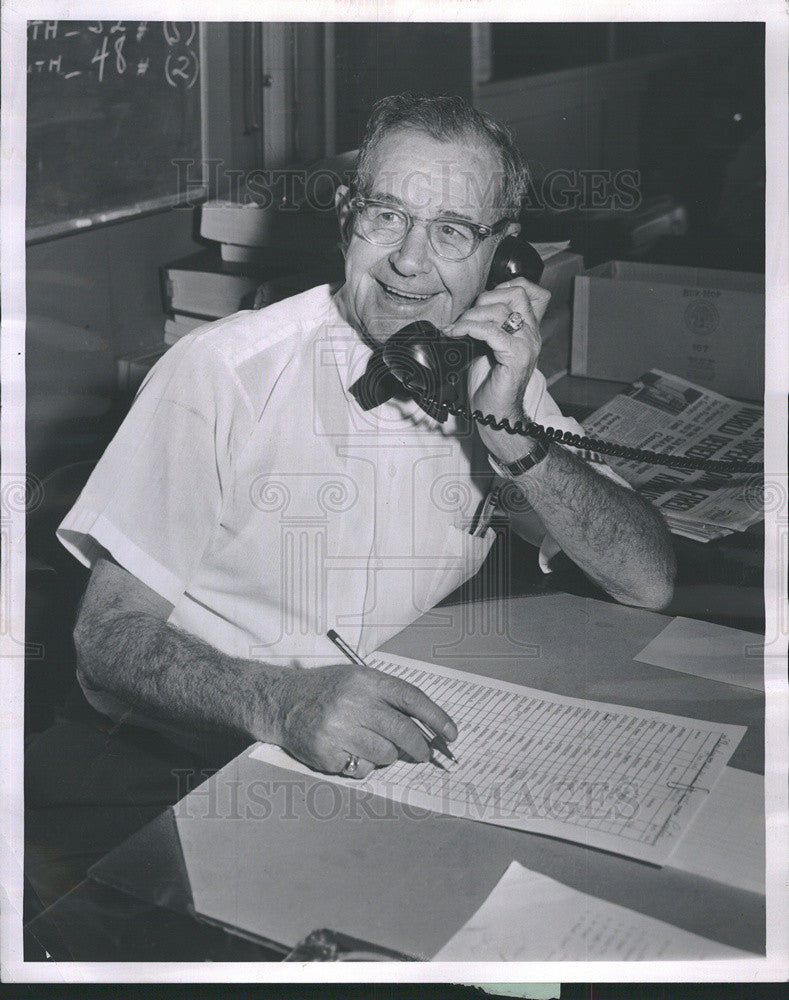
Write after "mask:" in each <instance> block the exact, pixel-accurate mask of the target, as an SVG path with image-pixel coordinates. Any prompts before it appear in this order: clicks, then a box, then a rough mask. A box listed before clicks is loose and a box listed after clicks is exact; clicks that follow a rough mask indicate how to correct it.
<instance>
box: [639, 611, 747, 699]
mask: <svg viewBox="0 0 789 1000" xmlns="http://www.w3.org/2000/svg"><path fill="white" fill-rule="evenodd" d="M763 645H764V639H763V637H762V636H760V635H757V634H756V633H755V632H742V631H740V629H737V628H728V627H727V626H725V625H715V624H714V623H712V622H702V621H696V620H695V619H694V618H681V617H680V618H674V619H673V620H672V621H670V622H669V623H668V625H666V627H665V628H664V629H663V631H662V632H659V633H658V634H657V635H656V636H655V638H654V639H653V640H652V641H651V642H650V643H649V645H647V646H645V647H644V649H642V650H641V652H640V653H639V654H638V656H634V657H633V659H634V660H638V661H639V662H640V663H651V664H652V665H653V666H655V667H665V668H666V669H667V670H679V671H680V672H681V673H684V674H694V675H695V676H696V677H708V678H709V679H710V680H713V681H723V682H724V683H725V684H736V685H737V686H738V687H747V688H752V689H753V690H754V691H764V672H763V662H762V650H763Z"/></svg>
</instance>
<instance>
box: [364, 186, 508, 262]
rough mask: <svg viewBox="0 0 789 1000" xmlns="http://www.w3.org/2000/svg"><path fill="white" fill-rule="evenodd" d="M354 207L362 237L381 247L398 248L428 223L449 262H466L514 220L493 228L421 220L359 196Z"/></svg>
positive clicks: (433, 240)
mask: <svg viewBox="0 0 789 1000" xmlns="http://www.w3.org/2000/svg"><path fill="white" fill-rule="evenodd" d="M350 207H351V208H352V209H353V211H354V213H355V214H356V218H357V220H358V223H359V235H360V236H362V237H363V238H364V239H365V240H367V241H368V243H375V244H376V245H377V246H382V247H388V246H395V245H396V244H397V243H400V242H402V241H403V240H404V239H405V238H406V236H407V235H408V233H410V232H411V228H412V226H413V225H414V223H415V222H424V223H425V225H426V226H427V238H428V241H429V243H430V246H431V247H432V248H433V250H434V251H435V252H436V253H437V254H438V256H439V257H443V258H444V259H445V260H465V259H466V258H467V257H470V256H471V255H472V254H473V253H474V251H475V250H476V249H477V247H478V246H479V244H480V242H481V241H482V240H484V239H487V238H488V236H493V235H494V234H496V233H500V232H501V231H502V230H503V229H505V228H506V226H507V225H508V223H509V221H510V220H509V219H501V220H500V221H499V222H497V223H495V224H494V225H492V226H483V225H482V224H481V223H478V222H465V221H463V220H462V219H452V218H447V217H441V216H439V218H437V219H420V218H418V217H417V216H415V215H410V214H409V213H408V212H406V211H404V210H403V209H402V208H395V206H394V205H391V204H390V203H389V202H386V201H374V200H372V199H370V198H362V197H361V196H359V195H357V196H356V197H354V198H352V199H351V201H350Z"/></svg>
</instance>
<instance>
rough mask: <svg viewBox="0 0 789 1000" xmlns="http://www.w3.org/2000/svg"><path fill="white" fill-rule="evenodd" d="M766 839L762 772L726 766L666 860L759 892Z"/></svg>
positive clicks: (761, 889) (735, 885) (762, 893)
mask: <svg viewBox="0 0 789 1000" xmlns="http://www.w3.org/2000/svg"><path fill="white" fill-rule="evenodd" d="M764 842H765V837H764V778H763V777H762V775H760V774H751V773H750V772H749V771H740V770H739V769H738V768H735V767H724V769H723V774H722V775H721V776H720V778H719V780H718V783H717V784H716V786H715V794H714V795H708V796H706V797H705V801H704V804H703V805H702V807H701V808H700V809H699V811H698V813H697V814H696V817H695V818H694V820H693V822H692V823H691V824H690V827H689V828H688V831H687V833H686V834H685V836H684V837H683V838H682V840H681V841H680V843H679V844H678V845H677V848H676V850H675V851H674V853H673V854H672V855H671V858H670V859H669V861H668V862H667V863H668V864H669V865H670V866H671V867H672V868H679V869H680V870H681V871H683V872H690V873H691V874H693V875H702V876H703V877H704V878H711V879H713V880H714V881H715V882H723V883H724V884H725V885H731V886H733V887H734V888H735V889H745V890H746V891H748V892H758V893H759V894H760V895H761V896H763V895H764V878H765V875H764Z"/></svg>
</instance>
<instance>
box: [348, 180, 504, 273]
mask: <svg viewBox="0 0 789 1000" xmlns="http://www.w3.org/2000/svg"><path fill="white" fill-rule="evenodd" d="M348 205H349V207H350V208H351V209H352V211H353V212H354V214H355V215H356V216H357V217H358V216H359V215H360V214H361V212H362V211H363V210H364V209H365V208H366V207H367V206H368V205H373V206H378V207H380V208H388V209H390V210H391V211H392V212H397V214H398V215H402V216H404V217H405V219H406V222H407V223H408V225H407V227H406V230H405V232H404V233H403V235H402V236H401V237H400V238H399V239H396V240H393V241H392V242H391V243H380V242H378V241H377V240H373V239H371V238H370V237H369V236H368V235H367V234H366V233H364V232H360V233H359V235H360V236H361V237H362V239H363V240H366V241H367V242H368V243H372V244H373V245H374V246H377V247H394V246H397V244H398V243H402V241H403V240H404V239H405V238H406V236H408V234H409V233H410V232H411V230H412V228H413V226H414V223H415V222H424V223H425V225H426V227H427V238H428V242H429V243H430V246H431V247H432V248H433V250H434V251H435V252H436V253H437V254H438V256H439V257H441V259H442V260H451V261H461V260H468V258H469V257H472V256H473V255H474V254H475V253H476V251H477V250H478V249H479V245H480V243H481V242H482V241H483V240H486V239H487V238H488V237H489V236H496V235H498V234H499V233H501V232H503V230H504V229H506V228H507V226H508V225H509V224H510V223H511V222H512V221H513V220H512V219H510V218H507V217H505V218H503V219H499V221H498V222H494V223H493V225H492V226H486V225H485V224H484V223H482V222H472V221H470V220H469V219H457V218H454V217H453V216H451V215H437V216H436V217H435V218H434V219H423V218H421V217H420V216H418V215H412V214H411V213H410V212H408V211H406V209H404V208H400V206H399V205H393V204H392V203H391V202H389V201H379V200H378V199H376V198H365V197H364V195H360V194H356V195H354V196H353V197H352V198H351V199H350V200H349V202H348ZM434 222H450V223H452V224H453V225H457V224H460V225H462V226H468V227H469V228H470V229H471V231H472V233H473V234H474V246H473V247H472V248H471V250H470V251H469V252H468V253H467V254H465V256H463V257H447V256H445V255H444V254H442V253H441V251H440V250H439V249H438V248H437V247H436V246H435V245H434V244H433V240H432V237H431V235H430V227H431V226H432V224H433V223H434ZM360 229H361V227H360Z"/></svg>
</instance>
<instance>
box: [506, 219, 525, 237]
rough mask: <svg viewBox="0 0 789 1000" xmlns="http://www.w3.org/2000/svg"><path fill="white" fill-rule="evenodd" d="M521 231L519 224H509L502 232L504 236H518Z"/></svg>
mask: <svg viewBox="0 0 789 1000" xmlns="http://www.w3.org/2000/svg"><path fill="white" fill-rule="evenodd" d="M520 231H521V224H520V222H511V223H510V224H509V225H508V226H507V228H506V229H505V230H504V236H505V237H507V236H519V235H520Z"/></svg>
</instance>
